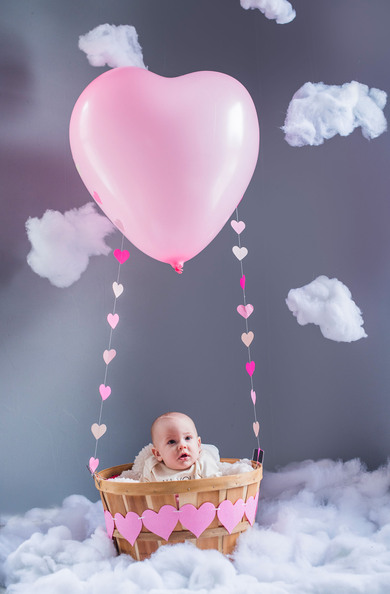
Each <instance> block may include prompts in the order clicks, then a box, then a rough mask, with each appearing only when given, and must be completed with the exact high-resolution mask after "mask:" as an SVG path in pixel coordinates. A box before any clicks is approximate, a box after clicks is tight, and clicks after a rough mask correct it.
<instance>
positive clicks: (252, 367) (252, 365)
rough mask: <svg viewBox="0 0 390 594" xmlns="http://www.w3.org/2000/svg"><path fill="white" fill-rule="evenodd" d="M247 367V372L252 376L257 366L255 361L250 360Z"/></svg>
mask: <svg viewBox="0 0 390 594" xmlns="http://www.w3.org/2000/svg"><path fill="white" fill-rule="evenodd" d="M245 367H246V370H247V373H248V374H249V375H250V376H251V377H252V375H253V374H254V373H255V367H256V364H255V362H254V361H249V363H247V364H246V365H245Z"/></svg>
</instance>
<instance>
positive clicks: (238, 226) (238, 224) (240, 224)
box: [230, 220, 245, 235]
mask: <svg viewBox="0 0 390 594" xmlns="http://www.w3.org/2000/svg"><path fill="white" fill-rule="evenodd" d="M230 224H231V226H232V227H233V229H234V231H235V232H236V233H237V235H240V233H242V232H243V231H244V229H245V223H244V221H234V220H233V221H230Z"/></svg>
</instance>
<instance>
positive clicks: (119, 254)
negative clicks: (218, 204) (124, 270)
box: [114, 249, 130, 264]
mask: <svg viewBox="0 0 390 594" xmlns="http://www.w3.org/2000/svg"><path fill="white" fill-rule="evenodd" d="M114 256H115V258H116V259H117V260H118V262H119V264H124V262H126V260H128V259H129V258H130V254H129V252H128V251H127V250H118V249H116V250H114Z"/></svg>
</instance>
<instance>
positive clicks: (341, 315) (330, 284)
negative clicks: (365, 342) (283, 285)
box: [286, 275, 367, 342]
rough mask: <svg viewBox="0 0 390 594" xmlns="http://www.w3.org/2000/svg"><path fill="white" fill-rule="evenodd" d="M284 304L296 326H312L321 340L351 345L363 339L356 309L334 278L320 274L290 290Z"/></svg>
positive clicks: (361, 320) (342, 287) (345, 289)
mask: <svg viewBox="0 0 390 594" xmlns="http://www.w3.org/2000/svg"><path fill="white" fill-rule="evenodd" d="M286 303H287V306H288V308H289V310H290V311H292V313H293V314H294V316H296V318H297V321H298V324H301V326H304V325H305V324H310V323H311V324H316V325H317V326H319V327H320V330H321V332H322V334H323V335H324V336H325V338H330V339H331V340H336V341H337V342H352V341H353V340H359V338H364V337H366V336H367V334H366V333H365V331H364V328H363V327H362V326H363V323H364V322H363V319H362V316H361V311H360V309H359V308H358V306H357V305H356V303H355V302H354V301H353V300H352V296H351V292H350V290H349V289H348V287H346V286H345V285H344V284H343V283H342V282H341V281H339V280H337V278H328V277H327V276H324V275H322V276H319V277H318V278H316V279H315V280H313V281H312V282H311V283H309V284H308V285H305V286H304V287H300V288H299V289H291V290H290V291H289V293H288V296H287V299H286Z"/></svg>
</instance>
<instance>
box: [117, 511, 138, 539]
mask: <svg viewBox="0 0 390 594" xmlns="http://www.w3.org/2000/svg"><path fill="white" fill-rule="evenodd" d="M115 524H116V527H117V528H118V530H119V532H120V533H121V534H122V536H123V538H125V539H126V540H127V541H128V542H129V543H130V544H131V546H134V543H135V541H136V540H137V538H138V535H139V533H140V532H141V529H142V520H141V518H140V517H138V514H136V513H135V512H132V511H129V512H127V514H126V517H125V518H124V517H123V516H122V514H115Z"/></svg>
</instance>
